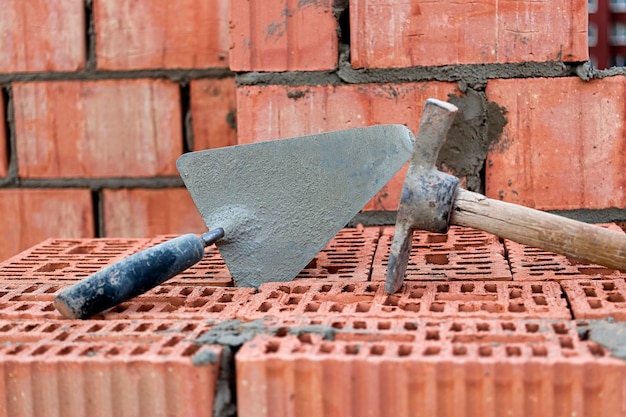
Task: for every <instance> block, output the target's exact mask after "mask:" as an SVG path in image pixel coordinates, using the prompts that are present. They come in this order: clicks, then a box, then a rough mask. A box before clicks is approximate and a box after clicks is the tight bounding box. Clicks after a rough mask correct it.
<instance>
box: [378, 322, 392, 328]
mask: <svg viewBox="0 0 626 417" xmlns="http://www.w3.org/2000/svg"><path fill="white" fill-rule="evenodd" d="M389 329H391V323H390V322H388V321H379V322H378V330H389Z"/></svg>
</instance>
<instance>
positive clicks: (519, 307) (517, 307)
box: [509, 303, 526, 313]
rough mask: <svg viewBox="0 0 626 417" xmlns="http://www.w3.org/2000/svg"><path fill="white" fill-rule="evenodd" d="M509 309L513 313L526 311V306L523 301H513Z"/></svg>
mask: <svg viewBox="0 0 626 417" xmlns="http://www.w3.org/2000/svg"><path fill="white" fill-rule="evenodd" d="M509 311H510V312H511V313H523V312H525V311H526V307H525V306H524V304H523V303H511V304H509Z"/></svg>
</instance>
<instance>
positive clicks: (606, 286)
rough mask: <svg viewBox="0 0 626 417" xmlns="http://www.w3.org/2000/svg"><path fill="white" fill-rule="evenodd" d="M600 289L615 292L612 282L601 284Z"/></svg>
mask: <svg viewBox="0 0 626 417" xmlns="http://www.w3.org/2000/svg"><path fill="white" fill-rule="evenodd" d="M602 289H603V290H604V291H613V290H615V284H614V283H612V282H603V283H602Z"/></svg>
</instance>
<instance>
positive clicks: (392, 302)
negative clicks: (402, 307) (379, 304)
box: [383, 295, 400, 306]
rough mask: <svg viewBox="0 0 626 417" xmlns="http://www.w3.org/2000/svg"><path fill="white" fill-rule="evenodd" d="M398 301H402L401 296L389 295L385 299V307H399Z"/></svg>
mask: <svg viewBox="0 0 626 417" xmlns="http://www.w3.org/2000/svg"><path fill="white" fill-rule="evenodd" d="M398 301H400V296H399V295H388V296H387V298H385V302H384V303H383V305H385V306H397V305H398Z"/></svg>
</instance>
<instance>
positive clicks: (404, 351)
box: [398, 345, 413, 356]
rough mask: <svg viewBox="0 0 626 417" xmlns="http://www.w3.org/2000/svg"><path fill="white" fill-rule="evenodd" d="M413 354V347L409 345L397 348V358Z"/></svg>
mask: <svg viewBox="0 0 626 417" xmlns="http://www.w3.org/2000/svg"><path fill="white" fill-rule="evenodd" d="M411 352H413V347H412V346H410V345H400V346H398V356H409V355H410V354H411Z"/></svg>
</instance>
